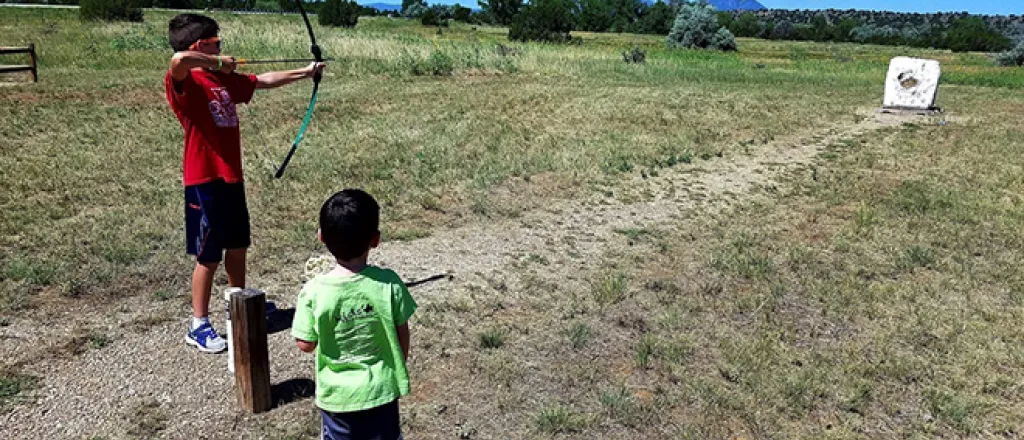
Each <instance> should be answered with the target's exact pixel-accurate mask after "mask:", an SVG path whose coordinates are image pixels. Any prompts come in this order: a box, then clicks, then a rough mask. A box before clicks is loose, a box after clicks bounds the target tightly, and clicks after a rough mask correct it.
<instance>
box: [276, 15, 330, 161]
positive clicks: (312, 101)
mask: <svg viewBox="0 0 1024 440" xmlns="http://www.w3.org/2000/svg"><path fill="white" fill-rule="evenodd" d="M295 4H296V5H297V6H298V7H299V13H301V14H302V21H304V22H305V23H306V31H308V32H309V42H310V46H309V51H310V52H311V53H312V54H313V58H314V59H315V60H316V62H318V63H321V62H323V61H324V59H323V56H321V55H320V46H317V44H316V36H315V35H313V26H311V25H310V24H309V17H308V16H306V10H305V9H303V8H302V0H295ZM320 77H321V74H320V71H316V73H314V74H313V95H312V96H311V97H310V98H309V108H307V109H306V117H305V118H303V119H302V126H300V127H299V133H298V134H296V135H295V141H294V142H292V148H291V149H290V150H288V155H287V156H285V158H284V162H281V166H280V167H279V168H278V169H277V173H275V174H274V177H275V178H280V177H281V176H283V175H284V169H285V168H286V167H287V166H288V162H290V161H291V160H292V155H294V154H295V150H297V149H298V148H299V142H302V136H303V135H304V134H306V128H307V127H309V120H310V118H312V117H313V106H314V105H316V92H317V91H318V90H319V89H320Z"/></svg>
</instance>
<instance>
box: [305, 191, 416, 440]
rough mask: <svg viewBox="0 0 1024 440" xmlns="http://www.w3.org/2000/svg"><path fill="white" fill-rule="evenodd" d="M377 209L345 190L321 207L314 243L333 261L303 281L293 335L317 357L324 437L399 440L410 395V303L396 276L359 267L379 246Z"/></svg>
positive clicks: (364, 265) (370, 201)
mask: <svg viewBox="0 0 1024 440" xmlns="http://www.w3.org/2000/svg"><path fill="white" fill-rule="evenodd" d="M379 226H380V207H379V206H378V205H377V201H376V200H374V199H373V197H372V196H370V195H369V194H367V193H366V192H363V191H361V190H358V189H346V190H344V191H341V192H338V193H336V194H334V195H333V196H331V198H329V199H327V201H326V202H325V203H324V205H323V206H322V207H321V208H320V240H321V241H323V242H324V244H325V245H327V249H328V250H329V251H330V252H331V254H332V255H333V256H334V258H335V259H336V261H337V264H336V265H335V266H334V268H333V269H332V270H331V271H330V272H328V273H326V274H323V275H318V276H316V277H315V278H313V279H311V280H309V282H307V283H306V285H305V286H303V287H302V291H300V292H299V298H298V301H297V302H296V304H295V319H294V321H293V322H292V336H294V337H295V342H296V344H298V346H299V349H300V350H302V351H304V352H307V353H313V352H315V353H316V405H317V407H319V408H320V413H321V419H322V425H321V427H322V428H321V432H322V438H323V439H330V440H352V439H381V440H394V439H401V438H402V433H401V429H400V426H399V423H400V422H399V416H398V398H399V397H401V396H404V395H406V394H409V373H408V371H407V370H406V365H405V360H406V359H407V358H408V356H409V324H408V320H409V317H411V316H412V314H413V313H414V312H415V311H416V301H414V300H413V299H412V296H410V295H409V290H408V289H407V288H406V286H405V284H404V283H403V282H402V280H401V278H399V277H398V275H397V274H395V272H393V271H391V270H388V269H382V268H379V267H375V266H370V265H368V264H367V263H366V261H367V257H368V256H369V254H370V249H371V248H375V247H377V245H379V244H380V230H379Z"/></svg>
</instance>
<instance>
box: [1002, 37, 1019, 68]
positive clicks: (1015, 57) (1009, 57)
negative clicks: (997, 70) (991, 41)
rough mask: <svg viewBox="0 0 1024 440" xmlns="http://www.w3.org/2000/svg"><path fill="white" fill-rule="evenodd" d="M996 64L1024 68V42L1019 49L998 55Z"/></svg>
mask: <svg viewBox="0 0 1024 440" xmlns="http://www.w3.org/2000/svg"><path fill="white" fill-rule="evenodd" d="M996 63H997V64H999V65H1000V66H1024V41H1022V42H1020V43H1018V44H1017V47H1015V48H1013V49H1010V50H1009V51H1006V52H1003V53H1001V54H999V55H996Z"/></svg>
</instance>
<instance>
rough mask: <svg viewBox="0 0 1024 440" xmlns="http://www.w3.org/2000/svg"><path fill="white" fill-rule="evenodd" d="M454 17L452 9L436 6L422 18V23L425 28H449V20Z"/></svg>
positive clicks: (429, 9)
mask: <svg viewBox="0 0 1024 440" xmlns="http://www.w3.org/2000/svg"><path fill="white" fill-rule="evenodd" d="M454 15H455V14H454V9H452V8H451V7H449V6H445V5H441V4H435V5H433V6H431V7H430V8H428V9H427V11H426V12H424V13H423V15H421V16H420V23H422V24H423V25H424V26H443V27H448V20H450V19H451V18H452V17H453V16H454Z"/></svg>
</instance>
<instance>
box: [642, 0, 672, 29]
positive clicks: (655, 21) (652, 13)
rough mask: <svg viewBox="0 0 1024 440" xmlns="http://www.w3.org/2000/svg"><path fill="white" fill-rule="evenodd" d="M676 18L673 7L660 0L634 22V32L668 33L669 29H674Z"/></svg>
mask: <svg viewBox="0 0 1024 440" xmlns="http://www.w3.org/2000/svg"><path fill="white" fill-rule="evenodd" d="M674 20H675V15H674V14H673V13H672V7H671V6H669V5H667V4H666V3H665V2H663V1H661V0H658V2H657V3H655V4H653V5H651V6H650V7H648V8H647V10H645V11H644V14H643V15H641V16H640V19H639V20H637V22H636V23H634V24H633V32H636V33H638V34H651V35H668V33H669V31H670V30H672V22H673V21H674Z"/></svg>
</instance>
